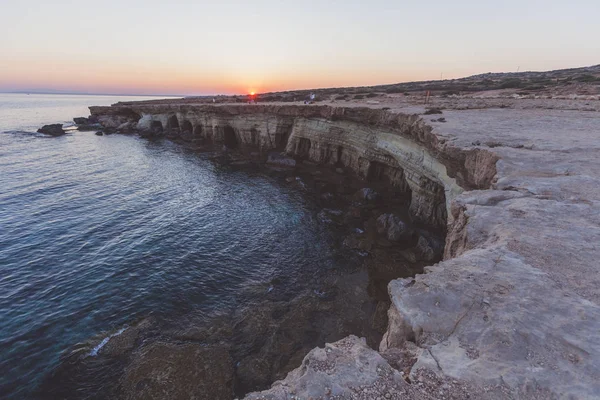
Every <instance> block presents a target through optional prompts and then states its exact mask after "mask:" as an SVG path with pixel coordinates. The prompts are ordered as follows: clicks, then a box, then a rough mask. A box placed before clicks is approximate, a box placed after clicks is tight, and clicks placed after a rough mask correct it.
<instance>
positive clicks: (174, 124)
mask: <svg viewBox="0 0 600 400" xmlns="http://www.w3.org/2000/svg"><path fill="white" fill-rule="evenodd" d="M167 129H169V130H172V131H174V130H179V121H178V120H177V116H176V115H171V116H170V117H169V119H168V121H167Z"/></svg>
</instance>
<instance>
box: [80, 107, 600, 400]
mask: <svg viewBox="0 0 600 400" xmlns="http://www.w3.org/2000/svg"><path fill="white" fill-rule="evenodd" d="M90 111H91V116H90V120H89V122H90V123H98V124H100V125H101V126H102V127H103V130H104V131H105V132H106V133H112V132H119V133H135V132H138V133H140V134H141V135H142V136H144V137H147V138H150V139H152V138H156V137H161V136H166V137H169V138H171V139H174V140H181V141H184V142H186V143H189V144H192V145H197V146H207V145H213V146H214V145H217V146H223V148H224V149H225V150H227V151H234V150H235V151H238V152H240V153H244V152H245V153H246V155H247V157H249V158H255V159H259V160H262V161H264V162H266V161H269V160H271V164H274V165H278V166H280V167H286V166H287V167H289V166H292V165H295V163H302V164H304V165H311V164H315V165H321V166H329V167H331V168H333V169H335V168H341V169H342V172H344V171H349V172H352V173H354V174H356V175H357V176H358V177H360V178H362V179H365V180H371V181H373V180H376V181H380V182H382V183H384V184H385V185H387V186H389V187H391V188H394V192H395V193H399V194H402V195H404V196H406V198H407V203H408V205H409V211H410V215H411V217H412V219H413V220H414V221H415V222H416V223H418V224H421V225H422V226H424V227H428V228H429V229H432V230H438V231H440V232H444V233H446V240H445V246H444V253H443V258H442V260H441V261H440V260H439V259H438V258H437V257H436V255H435V250H434V248H435V247H436V246H435V245H433V244H432V242H431V241H428V239H427V235H421V236H419V238H418V241H417V243H416V247H414V249H419V250H418V251H417V250H413V253H414V254H417V255H418V257H419V258H420V259H422V260H423V261H427V262H429V263H431V262H436V261H440V262H438V263H437V264H435V265H433V266H430V267H425V271H424V272H425V273H423V274H417V275H416V276H414V277H406V278H400V279H395V280H392V281H391V282H390V283H389V286H388V295H389V307H386V308H388V310H387V323H386V327H385V329H383V330H384V331H385V333H384V334H383V337H382V339H381V341H380V343H379V344H378V346H376V348H375V349H374V348H372V347H369V346H368V345H367V343H366V342H365V341H364V340H361V339H358V338H357V337H355V336H348V337H347V338H345V339H342V340H340V341H337V342H335V343H333V344H331V345H327V346H325V348H323V349H321V348H318V349H314V350H312V351H310V352H309V353H308V355H306V357H304V359H303V360H302V361H301V363H300V360H298V362H299V366H298V367H297V368H296V369H294V370H293V371H291V372H290V373H289V374H288V375H287V377H285V378H284V379H282V380H279V381H277V382H275V383H274V384H273V386H272V388H271V389H269V390H266V391H263V392H256V393H251V394H249V395H247V398H249V399H259V398H267V399H291V398H299V399H305V398H306V399H308V398H315V399H318V398H357V399H363V398H364V399H374V398H386V399H388V398H397V399H400V398H402V399H403V398H424V399H425V398H456V399H462V398H469V397H470V398H493V399H495V398H540V399H546V398H596V397H597V396H598V394H600V384H599V383H598V382H600V337H599V333H598V332H600V322H599V321H600V307H599V305H598V301H599V300H600V291H599V290H598V287H600V285H599V284H600V276H599V274H598V271H597V261H596V260H597V259H598V256H600V249H598V248H597V247H596V246H595V245H594V243H597V242H598V239H600V212H599V209H598V204H600V203H599V201H600V182H599V181H598V176H599V175H598V174H599V173H600V163H599V162H598V157H597V152H598V150H599V149H598V143H599V141H598V137H597V135H598V132H600V118H599V117H598V115H597V114H596V113H592V114H589V113H588V114H585V113H584V112H581V111H578V110H543V111H539V112H532V111H531V110H528V111H527V112H524V111H522V110H515V109H511V110H506V109H490V110H488V109H484V110H444V112H443V114H444V121H438V122H442V123H441V124H440V123H437V122H434V123H428V122H426V121H428V120H429V119H423V118H422V117H421V115H419V114H423V113H424V111H425V110H424V109H423V108H422V107H421V109H417V110H416V112H415V109H414V108H410V109H407V110H402V109H400V110H384V109H380V108H372V106H366V105H365V106H364V107H336V106H324V105H313V106H298V105H280V104H270V105H239V104H222V105H205V104H186V102H185V100H181V101H180V102H169V103H166V104H160V103H159V104H153V103H152V102H148V103H144V102H140V103H127V104H119V103H117V104H115V105H113V106H110V107H90ZM567 132H568V133H569V137H568V140H567V138H566V137H565V134H566V133H567ZM489 143H493V146H492V145H488V144H489ZM370 194H371V193H370V192H368V191H363V194H362V195H363V199H362V200H363V201H365V202H368V200H369V195H370ZM357 195H358V196H360V194H357ZM373 195H374V194H373ZM324 217H326V218H329V217H330V216H328V215H324ZM374 223H375V224H376V225H377V226H376V230H377V232H378V233H379V234H380V235H383V236H386V237H387V240H388V241H393V240H394V239H395V238H400V237H402V235H403V231H402V227H401V220H400V221H398V220H396V219H395V217H394V216H393V214H389V215H381V216H380V218H378V219H376V220H375V221H374ZM347 241H348V243H347V244H348V247H349V248H354V249H356V250H359V251H360V250H363V249H364V248H365V246H368V243H365V242H364V241H361V240H360V239H359V238H356V237H354V238H353V237H351V236H350V237H348V239H347ZM419 242H421V243H420V244H419ZM405 257H410V256H406V255H405ZM149 351H150V350H149ZM163 351H164V349H155V350H152V352H158V353H161V352H163ZM182 351H183V353H185V354H187V353H189V352H188V351H187V350H182ZM198 357H205V356H203V355H198ZM188 361H189V362H190V363H193V362H194V361H193V360H192V359H191V358H190V360H188ZM184 365H185V363H184ZM140 368H142V367H141V366H140ZM248 368H249V369H253V370H254V369H257V368H258V366H257V365H250V366H248ZM206 379H211V378H210V375H206V377H205V378H201V377H198V385H205V384H206V382H205V381H206ZM132 393H134V392H132ZM182 396H185V394H182ZM128 398H136V397H135V394H131V397H128ZM207 398H215V397H207ZM217 398H227V395H223V396H222V397H217Z"/></svg>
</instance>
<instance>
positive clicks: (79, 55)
mask: <svg viewBox="0 0 600 400" xmlns="http://www.w3.org/2000/svg"><path fill="white" fill-rule="evenodd" d="M599 15H600V1H599V0H570V1H564V0H560V1H559V0H545V1H542V0H539V1H538V0H519V1H516V0H503V1H497V0H494V1H490V0H454V1H448V0H428V1H422V0H421V1H403V0H370V1H364V0H362V1H357V0H345V1H338V0H321V1H313V0H305V1H301V0H293V1H288V0H245V1H236V0H215V1H205V0H196V1H183V0H171V1H156V0H144V1H138V0H103V1H97V0H95V1H88V0H78V1H72V0H71V1H63V0H53V1H48V0H27V1H26V0H0V91H28V90H30V91H34V90H64V91H73V92H85V93H110V94H116V93H123V94H147V95H148V94H177V95H209V94H219V93H222V94H234V93H248V92H251V91H255V92H259V93H260V92H269V91H279V90H288V89H308V88H324V87H339V86H366V85H377V84H386V83H397V82H406V81H413V80H431V79H439V78H440V76H441V77H443V78H444V79H451V78H459V77H463V76H468V75H473V74H478V73H484V72H510V71H517V70H520V71H525V70H552V69H560V68H570V67H580V66H587V65H594V64H599V63H600V45H599V43H598V39H599V38H600V23H598V16H599Z"/></svg>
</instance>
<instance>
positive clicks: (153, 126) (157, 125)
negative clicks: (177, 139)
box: [150, 121, 163, 133]
mask: <svg viewBox="0 0 600 400" xmlns="http://www.w3.org/2000/svg"><path fill="white" fill-rule="evenodd" d="M150 130H151V131H152V132H156V133H162V131H163V124H162V122H160V121H152V122H151V123H150Z"/></svg>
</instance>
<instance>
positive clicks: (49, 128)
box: [38, 124, 66, 136]
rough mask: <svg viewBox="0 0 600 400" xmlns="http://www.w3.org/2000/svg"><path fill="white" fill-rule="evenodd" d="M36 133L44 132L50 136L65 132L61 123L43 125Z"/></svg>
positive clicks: (60, 134)
mask: <svg viewBox="0 0 600 400" xmlns="http://www.w3.org/2000/svg"><path fill="white" fill-rule="evenodd" d="M38 133H44V134H46V135H50V136H62V135H64V134H65V133H66V132H65V131H64V130H63V127H62V124H50V125H44V126H42V127H41V128H40V129H38Z"/></svg>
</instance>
